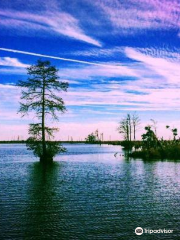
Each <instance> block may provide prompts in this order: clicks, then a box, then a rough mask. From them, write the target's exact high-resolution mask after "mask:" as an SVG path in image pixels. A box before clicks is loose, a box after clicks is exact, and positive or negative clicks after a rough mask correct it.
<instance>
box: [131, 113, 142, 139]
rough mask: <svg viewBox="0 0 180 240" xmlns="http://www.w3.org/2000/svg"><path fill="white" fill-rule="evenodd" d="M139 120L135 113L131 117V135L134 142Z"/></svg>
mask: <svg viewBox="0 0 180 240" xmlns="http://www.w3.org/2000/svg"><path fill="white" fill-rule="evenodd" d="M140 123H141V120H140V118H139V116H138V115H137V113H136V112H135V113H134V114H133V115H132V125H133V135H134V141H135V140H136V131H137V129H138V126H139V125H140Z"/></svg>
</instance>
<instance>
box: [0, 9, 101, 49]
mask: <svg viewBox="0 0 180 240" xmlns="http://www.w3.org/2000/svg"><path fill="white" fill-rule="evenodd" d="M0 17H1V21H0V25H1V26H3V27H6V28H10V29H13V28H15V29H16V31H17V32H19V31H23V29H24V30H25V31H27V29H29V31H30V30H33V31H41V30H43V31H46V32H49V33H56V34H59V35H64V36H67V37H71V38H74V39H77V40H80V41H83V42H86V43H90V44H93V45H96V46H98V47H100V46H101V43H100V42H99V41H98V40H96V39H94V38H92V37H90V36H88V35H87V34H85V32H84V30H83V29H82V28H81V27H80V25H79V21H78V20H77V19H76V18H74V17H73V16H72V15H70V14H68V13H66V12H62V11H55V12H51V11H45V12H40V13H31V12H23V11H21V12H19V11H14V10H5V11H0Z"/></svg>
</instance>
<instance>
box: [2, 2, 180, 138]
mask: <svg viewBox="0 0 180 240" xmlns="http://www.w3.org/2000/svg"><path fill="white" fill-rule="evenodd" d="M179 16H180V2H179V1H178V0H171V1H169V0H148V1H147V0H126V1H125V0H124V1H118V0H96V1H91V0H83V1H81V0H76V1H69V3H68V2H67V1H63V0H60V1H55V0H50V1H39V0H37V1H32V0H26V1H22V0H16V1H11V0H8V1H2V0H0V40H1V41H0V131H1V134H0V139H13V138H17V136H18V135H20V136H21V137H22V138H26V137H27V125H28V123H29V122H31V121H32V116H31V115H30V116H29V117H26V118H23V119H22V118H21V117H20V115H19V114H17V110H18V108H19V97H20V91H19V89H17V88H16V87H15V86H14V84H15V83H16V82H17V81H18V80H19V79H26V78H27V75H26V67H27V66H28V65H31V64H34V63H35V62H36V61H37V59H39V56H41V59H49V60H50V61H51V62H52V64H54V65H56V66H57V67H58V69H59V76H60V78H61V79H62V80H66V81H68V82H69V84H70V87H69V90H68V92H67V93H66V94H63V95H62V97H63V98H64V100H65V103H66V106H67V110H68V111H67V113H66V114H64V115H61V116H60V122H59V123H56V125H57V126H59V127H60V132H59V133H58V135H57V138H60V139H64V140H65V139H67V138H68V136H73V137H74V139H83V138H84V137H86V135H87V134H88V133H90V132H92V131H95V130H96V129H97V128H98V129H99V131H100V132H104V136H105V139H109V138H110V136H111V139H118V138H120V136H119V134H118V133H117V130H116V128H117V126H118V122H119V121H120V119H121V118H122V117H123V116H124V115H125V114H126V113H133V112H135V111H136V112H137V113H138V114H139V116H140V118H141V122H142V124H141V130H140V132H139V137H140V135H141V133H142V131H143V127H144V125H146V124H147V123H150V119H152V118H153V119H155V120H156V121H158V133H159V136H162V135H164V136H165V137H169V132H167V130H165V126H166V125H167V124H169V125H171V126H172V127H174V126H179V125H180V122H179V119H180V112H179V110H180V97H179V88H180V84H179V82H180V66H179V60H180V54H179V52H180V51H179V50H180V18H179ZM12 50H17V51H12ZM18 51H20V52H18ZM27 53H28V54H27ZM38 54H39V55H38ZM56 58H57V59H56ZM58 58H59V59H58ZM62 58H64V60H62ZM65 59H72V60H75V61H73V62H71V61H67V60H65ZM76 60H77V61H76ZM87 62H88V63H90V64H88V63H87ZM33 121H35V120H34V118H33Z"/></svg>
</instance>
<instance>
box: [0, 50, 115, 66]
mask: <svg viewBox="0 0 180 240" xmlns="http://www.w3.org/2000/svg"><path fill="white" fill-rule="evenodd" d="M0 51H5V52H13V53H20V54H25V55H31V56H37V57H44V58H52V59H57V60H62V61H67V62H76V63H83V64H89V65H95V66H102V67H110V68H117V67H118V66H113V65H108V64H101V63H94V62H88V61H81V60H76V59H70V58H62V57H55V56H51V55H44V54H39V53H33V52H26V51H20V50H15V49H9V48H0Z"/></svg>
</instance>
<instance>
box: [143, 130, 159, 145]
mask: <svg viewBox="0 0 180 240" xmlns="http://www.w3.org/2000/svg"><path fill="white" fill-rule="evenodd" d="M145 130H146V133H144V134H143V135H142V140H143V147H144V148H147V149H150V148H151V147H154V148H156V147H157V145H158V139H157V137H156V134H155V133H154V131H153V130H152V129H151V126H146V127H145Z"/></svg>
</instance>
